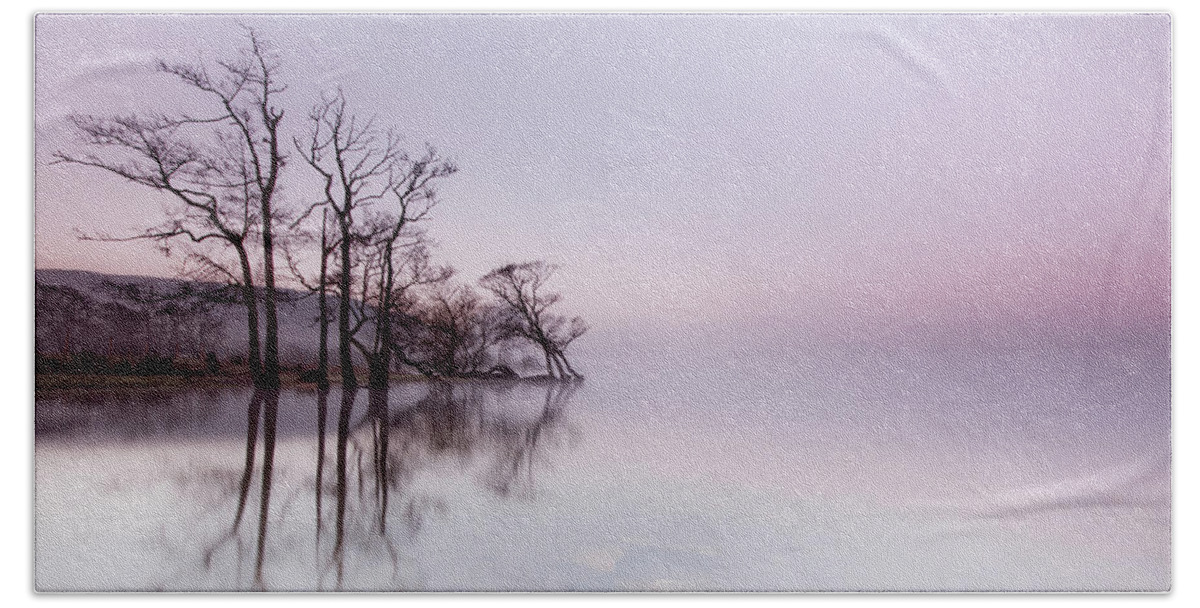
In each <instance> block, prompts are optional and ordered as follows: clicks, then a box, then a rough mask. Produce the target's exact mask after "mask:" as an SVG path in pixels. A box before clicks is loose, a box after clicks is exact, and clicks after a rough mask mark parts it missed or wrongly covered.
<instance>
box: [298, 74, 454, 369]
mask: <svg viewBox="0 0 1200 608" xmlns="http://www.w3.org/2000/svg"><path fill="white" fill-rule="evenodd" d="M309 117H310V119H311V121H312V129H311V133H310V137H309V138H308V139H306V140H304V141H301V140H299V139H297V140H295V145H296V149H297V150H298V151H299V152H300V153H301V154H302V155H303V157H304V160H305V161H306V162H307V163H308V164H309V166H311V167H312V168H313V169H314V170H315V171H316V172H317V173H318V174H319V175H320V176H321V178H322V180H323V184H324V188H323V190H324V200H322V201H320V202H318V203H317V204H316V205H313V206H312V207H310V208H309V211H308V212H311V211H312V210H314V209H315V208H316V207H318V206H322V205H325V206H327V207H328V208H329V209H331V210H333V214H334V217H335V221H336V223H337V225H338V229H339V235H338V238H339V240H338V247H339V258H340V259H339V262H340V268H339V270H338V277H337V278H338V280H337V291H338V299H339V302H338V303H339V306H338V336H339V340H338V359H339V363H340V365H341V368H342V385H343V386H356V385H357V383H358V380H357V378H356V377H355V374H354V361H353V355H352V351H351V347H352V346H355V347H358V348H359V349H360V350H361V351H363V354H364V356H366V358H367V360H368V362H369V363H370V365H371V370H372V374H371V382H372V383H373V384H374V383H377V382H379V381H381V380H382V381H384V382H386V374H387V369H388V367H389V366H390V361H391V356H392V340H391V339H390V334H391V329H392V313H393V310H394V305H395V303H396V300H395V298H396V292H397V287H398V286H397V284H396V281H397V276H398V275H399V273H400V271H401V266H402V265H401V264H397V262H396V256H397V254H398V253H399V251H400V250H401V249H404V248H405V247H411V246H412V244H411V243H409V244H405V243H403V242H402V237H406V236H409V235H410V232H409V230H407V229H408V228H409V227H410V226H411V225H412V224H414V223H416V222H419V221H421V220H422V219H424V218H425V217H426V216H427V215H428V213H429V211H430V209H432V208H433V206H434V205H435V204H436V203H437V191H436V188H435V186H436V184H437V182H438V181H440V180H441V178H444V177H446V176H449V175H452V174H453V173H454V172H455V171H457V167H455V165H454V164H453V163H452V162H450V161H447V160H445V159H442V158H441V157H440V156H438V154H437V152H436V151H435V150H434V149H433V148H431V147H428V146H427V147H426V152H425V154H424V155H423V156H421V157H420V158H416V159H413V158H410V157H409V156H408V155H407V154H405V153H404V151H403V150H402V148H401V146H400V138H399V136H398V135H396V133H395V132H394V131H392V130H380V129H378V128H377V127H376V126H375V120H374V119H373V118H372V119H368V120H359V119H358V117H357V116H355V115H353V114H352V113H351V112H350V111H349V110H348V108H347V104H346V98H345V95H344V94H343V93H342V92H341V91H339V92H338V93H337V94H336V95H334V96H333V97H332V98H328V99H325V100H323V101H322V102H321V103H320V104H318V105H317V106H316V107H315V108H314V109H313V111H312V113H311V114H310V116H309ZM368 206H372V207H376V208H377V210H376V212H375V213H374V215H373V216H371V217H369V218H368V217H360V215H362V213H365V212H363V211H362V210H363V209H364V208H365V207H368ZM356 246H357V247H358V248H359V255H360V256H361V257H362V258H363V259H360V260H355V257H354V250H355V248H356ZM356 267H357V268H359V269H360V270H361V272H360V274H359V276H358V277H357V280H356V277H354V270H355V268H356ZM356 288H357V295H358V306H357V307H356V305H355V301H354V300H355V295H356V294H355V290H356ZM368 306H369V307H371V308H372V309H373V311H368V310H367V308H366V307H368ZM356 310H357V311H358V312H359V314H358V315H357V319H356V320H355V322H354V323H353V325H352V316H354V313H355V311H356ZM368 319H370V320H372V321H373V326H374V330H375V338H374V342H375V345H374V347H372V348H367V347H365V345H364V344H363V343H362V342H361V341H357V340H356V339H355V334H356V333H357V331H358V329H359V328H361V327H362V326H363V324H364V323H365V322H366V321H367V320H368ZM380 370H382V371H380ZM380 374H382V376H381V375H380Z"/></svg>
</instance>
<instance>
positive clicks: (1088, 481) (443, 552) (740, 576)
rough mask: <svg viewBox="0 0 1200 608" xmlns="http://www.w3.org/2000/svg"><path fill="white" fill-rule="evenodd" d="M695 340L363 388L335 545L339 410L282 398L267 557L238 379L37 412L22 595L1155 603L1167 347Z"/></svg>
mask: <svg viewBox="0 0 1200 608" xmlns="http://www.w3.org/2000/svg"><path fill="white" fill-rule="evenodd" d="M666 335H670V334H666ZM684 335H685V336H688V337H679V336H678V335H676V336H675V337H662V338H660V339H657V340H656V341H652V340H650V339H648V338H646V337H645V336H637V335H635V334H634V333H631V334H630V335H628V336H626V337H623V338H621V337H616V336H614V335H609V336H605V335H604V334H603V332H599V331H598V332H597V335H596V337H595V339H594V341H593V346H592V347H591V348H592V350H590V351H587V350H585V351H584V352H582V353H581V355H580V357H579V361H580V362H581V368H586V373H587V375H588V378H587V380H586V381H585V382H583V383H579V384H574V385H561V384H555V385H547V384H533V383H487V382H481V381H456V382H450V383H440V384H439V383H431V382H413V383H400V384H396V385H394V386H393V387H391V389H390V391H388V393H387V396H386V404H384V402H383V401H382V398H381V397H380V395H379V394H376V395H375V396H374V397H372V395H371V394H370V392H369V391H367V390H365V389H361V390H359V391H358V392H357V393H356V394H355V395H354V399H353V401H352V402H351V403H350V406H351V409H350V410H349V412H350V415H349V418H348V420H347V426H346V428H345V437H346V448H345V503H344V504H345V507H344V508H345V513H344V517H343V518H342V525H343V528H342V534H341V549H340V551H339V549H338V548H337V547H336V545H337V544H338V536H339V535H338V534H337V527H338V525H337V519H338V518H337V516H336V511H337V503H338V479H337V478H338V474H337V468H338V465H337V460H338V458H337V452H338V445H337V444H338V441H337V439H338V421H339V413H340V408H341V406H342V396H341V394H340V391H339V390H338V388H337V387H336V386H335V387H334V388H333V389H332V390H331V391H330V392H329V393H328V395H327V396H326V397H325V398H324V399H322V398H321V397H320V395H319V394H318V392H317V391H316V390H315V389H313V388H308V387H303V386H302V387H294V388H285V389H283V390H282V391H281V392H280V393H279V395H278V426H277V436H276V439H277V443H276V446H275V450H274V453H275V455H274V464H273V471H272V483H271V491H270V494H269V508H268V510H267V517H266V521H267V527H266V534H265V544H264V545H263V548H262V554H261V560H260V559H259V554H258V545H259V537H260V522H261V519H260V505H261V502H260V501H261V498H262V494H261V488H260V483H261V480H262V462H263V455H262V451H263V438H261V437H259V438H258V439H257V441H256V451H257V456H256V459H255V463H254V468H253V469H252V470H251V472H250V473H251V475H250V479H251V483H250V485H249V491H248V493H247V498H246V504H245V507H244V512H243V515H242V518H241V521H240V524H239V526H238V528H237V531H236V532H231V530H233V524H234V520H235V517H236V514H237V512H238V502H239V495H240V487H241V486H240V484H241V482H242V479H243V476H244V475H245V473H246V471H245V455H246V439H247V433H246V431H247V419H248V418H247V413H248V407H249V406H251V405H253V398H254V393H253V391H252V389H250V388H249V387H243V386H236V385H234V386H228V387H211V386H210V387H204V388H193V389H185V390H172V391H135V392H119V391H109V392H97V393H92V394H89V395H53V396H43V397H41V398H39V400H38V403H37V418H36V421H37V435H36V506H37V508H36V513H37V515H36V518H37V519H36V526H37V528H36V579H37V585H38V588H39V589H42V590H241V589H255V588H263V589H267V590H334V589H345V590H582V591H586V590H778V591H790V590H803V591H815V590H1032V591H1036V590H1162V589H1166V588H1168V587H1169V585H1170V567H1171V566H1170V555H1171V543H1170V518H1171V510H1170V509H1171V500H1170V485H1171V477H1170V459H1171V450H1170V356H1169V349H1168V347H1167V346H1166V344H1167V341H1166V340H1162V339H1155V340H1137V339H1133V340H1126V341H1111V342H1106V343H1098V342H1094V341H1093V342H1089V341H1086V340H1083V341H1078V342H1071V343H1066V342H1063V341H1058V342H1053V341H1041V342H1038V341H1036V340H1031V341H1029V342H1028V343H1009V344H1007V345H1004V346H1000V345H997V344H994V343H987V342H986V341H975V342H971V341H961V340H960V341H951V342H945V341H942V342H939V341H930V340H926V341H922V342H921V343H920V344H917V343H915V342H903V341H901V342H895V343H887V344H883V343H871V344H846V343H843V344H840V345H839V346H838V347H836V348H834V347H829V348H824V347H819V346H814V345H812V344H808V345H805V346H804V347H799V346H792V345H789V344H788V341H787V340H776V341H775V342H776V344H777V345H776V346H774V347H772V348H764V347H763V346H762V345H763V344H767V343H770V342H768V341H766V340H765V339H763V338H761V337H747V338H745V339H742V340H738V339H731V338H729V337H728V336H726V337H721V336H716V337H711V339H704V340H701V339H699V338H696V337H695V334H694V333H685V334H684ZM594 344H602V345H603V348H600V347H597V346H594ZM322 411H323V413H324V422H323V423H322V422H321V420H320V418H321V417H320V415H319V414H321V413H322ZM322 428H323V429H324V432H323V434H322V433H320V432H319V431H320V429H322ZM319 445H321V446H323V450H324V456H323V458H322V459H321V473H320V475H321V483H320V484H318V483H317V476H318V451H319V450H318V446H319ZM318 487H319V488H320V490H318ZM318 497H319V500H320V510H319V511H318V507H317V503H318ZM339 555H340V556H339ZM339 579H340V580H339Z"/></svg>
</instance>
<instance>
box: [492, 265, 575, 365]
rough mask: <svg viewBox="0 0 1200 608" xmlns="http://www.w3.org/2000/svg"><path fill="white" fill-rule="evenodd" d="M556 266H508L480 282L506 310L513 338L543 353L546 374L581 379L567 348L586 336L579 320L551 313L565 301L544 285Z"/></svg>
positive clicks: (500, 268) (509, 330)
mask: <svg viewBox="0 0 1200 608" xmlns="http://www.w3.org/2000/svg"><path fill="white" fill-rule="evenodd" d="M556 268H557V267H556V266H554V265H552V264H547V263H546V262H543V261H535V262H525V263H522V264H506V265H504V266H501V267H499V268H497V269H495V270H493V271H491V272H489V273H488V274H486V275H484V277H483V278H481V279H480V280H479V284H480V285H482V286H483V287H484V289H487V290H488V291H490V292H492V294H494V295H495V296H496V297H497V298H498V299H499V300H500V301H501V302H502V303H503V304H504V305H505V307H506V309H507V312H508V315H507V318H506V322H505V326H506V328H507V330H508V332H510V333H511V334H512V335H514V336H517V337H520V338H524V339H526V340H529V341H530V342H533V343H534V344H536V345H537V346H538V347H539V348H541V349H542V354H543V355H544V358H545V362H546V374H547V375H549V376H551V377H556V378H560V379H570V378H575V379H582V378H583V376H582V375H580V374H579V372H576V371H575V370H574V368H572V367H571V364H570V363H569V362H568V361H567V357H566V354H565V351H566V349H567V346H569V345H570V344H571V343H572V342H574V341H575V340H576V339H577V338H579V337H580V336H582V335H583V334H584V333H586V332H587V329H588V326H587V323H585V322H584V321H583V319H581V318H579V317H571V318H567V317H564V316H561V315H558V314H555V313H552V312H548V309H549V308H550V307H551V306H553V305H555V304H557V303H558V302H559V301H561V300H562V296H561V295H560V294H557V293H546V291H545V285H546V282H547V281H548V280H549V279H550V277H551V276H552V275H553V274H554V271H555V270H556Z"/></svg>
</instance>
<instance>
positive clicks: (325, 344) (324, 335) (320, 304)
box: [284, 209, 339, 388]
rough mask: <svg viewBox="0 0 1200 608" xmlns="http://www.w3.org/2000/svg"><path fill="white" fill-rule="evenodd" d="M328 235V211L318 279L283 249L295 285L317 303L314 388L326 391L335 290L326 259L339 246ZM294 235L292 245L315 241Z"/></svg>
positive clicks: (324, 215)
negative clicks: (332, 299)
mask: <svg viewBox="0 0 1200 608" xmlns="http://www.w3.org/2000/svg"><path fill="white" fill-rule="evenodd" d="M302 221H303V218H302V219H300V220H297V221H296V222H294V223H293V224H292V230H293V231H295V230H297V228H298V226H299V225H300V223H301V222H302ZM330 232H332V230H331V226H330V220H329V209H322V210H321V236H320V240H319V243H320V248H319V249H318V251H319V253H320V261H319V263H318V270H317V276H316V277H315V278H310V277H309V276H307V275H306V274H305V272H304V271H303V270H302V268H301V264H300V262H299V261H298V260H297V259H296V258H295V257H294V256H293V255H292V253H291V252H290V251H288V248H287V246H286V245H285V248H284V250H285V252H286V257H287V263H288V269H289V270H290V271H291V274H292V277H293V278H294V279H295V280H296V281H297V282H298V283H300V285H301V286H303V287H304V289H305V290H307V291H308V292H309V293H311V294H313V295H316V296H317V298H319V299H318V301H317V319H316V320H317V327H318V330H319V332H320V333H319V334H318V339H317V369H316V377H317V385H318V386H319V387H321V388H326V387H328V386H329V325H330V324H331V323H332V319H331V318H330V316H329V293H330V291H331V290H332V289H336V284H335V282H334V281H333V280H332V279H331V277H330V274H329V258H330V257H332V256H333V254H334V253H335V252H336V251H337V250H338V243H339V241H338V239H337V238H336V237H335V236H334V235H331V234H330ZM293 234H294V236H295V238H293V239H292V240H293V241H294V242H296V241H298V242H301V244H305V243H303V241H304V240H316V239H315V238H313V239H307V238H306V237H308V235H307V234H304V233H302V232H294V233H293Z"/></svg>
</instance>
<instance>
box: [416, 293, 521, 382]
mask: <svg viewBox="0 0 1200 608" xmlns="http://www.w3.org/2000/svg"><path fill="white" fill-rule="evenodd" d="M504 312H505V311H504V309H502V308H500V307H499V306H497V305H494V304H491V303H489V302H485V301H484V300H483V298H482V297H480V295H479V294H478V293H477V292H476V291H475V290H474V289H472V288H471V287H470V286H466V285H460V286H453V287H452V286H449V285H441V286H439V287H438V288H437V289H434V290H431V293H429V294H428V295H427V296H426V297H425V298H423V301H422V302H421V305H420V306H419V307H418V308H417V312H416V314H415V315H414V317H415V321H416V323H415V325H416V327H415V329H416V331H415V332H414V333H415V336H414V338H413V339H412V341H411V342H412V345H411V347H410V348H411V349H412V350H414V351H416V352H415V355H414V356H415V358H418V359H421V360H422V361H425V362H426V365H428V366H429V367H430V368H431V369H434V370H436V371H437V373H438V374H439V375H442V376H474V375H479V374H481V373H484V372H485V371H487V370H488V366H489V365H491V363H492V362H493V361H494V360H495V354H494V352H493V350H494V349H495V348H497V347H499V346H500V344H501V342H502V341H503V340H504V339H505V338H506V337H507V336H506V335H505V333H504V321H505V314H504Z"/></svg>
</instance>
